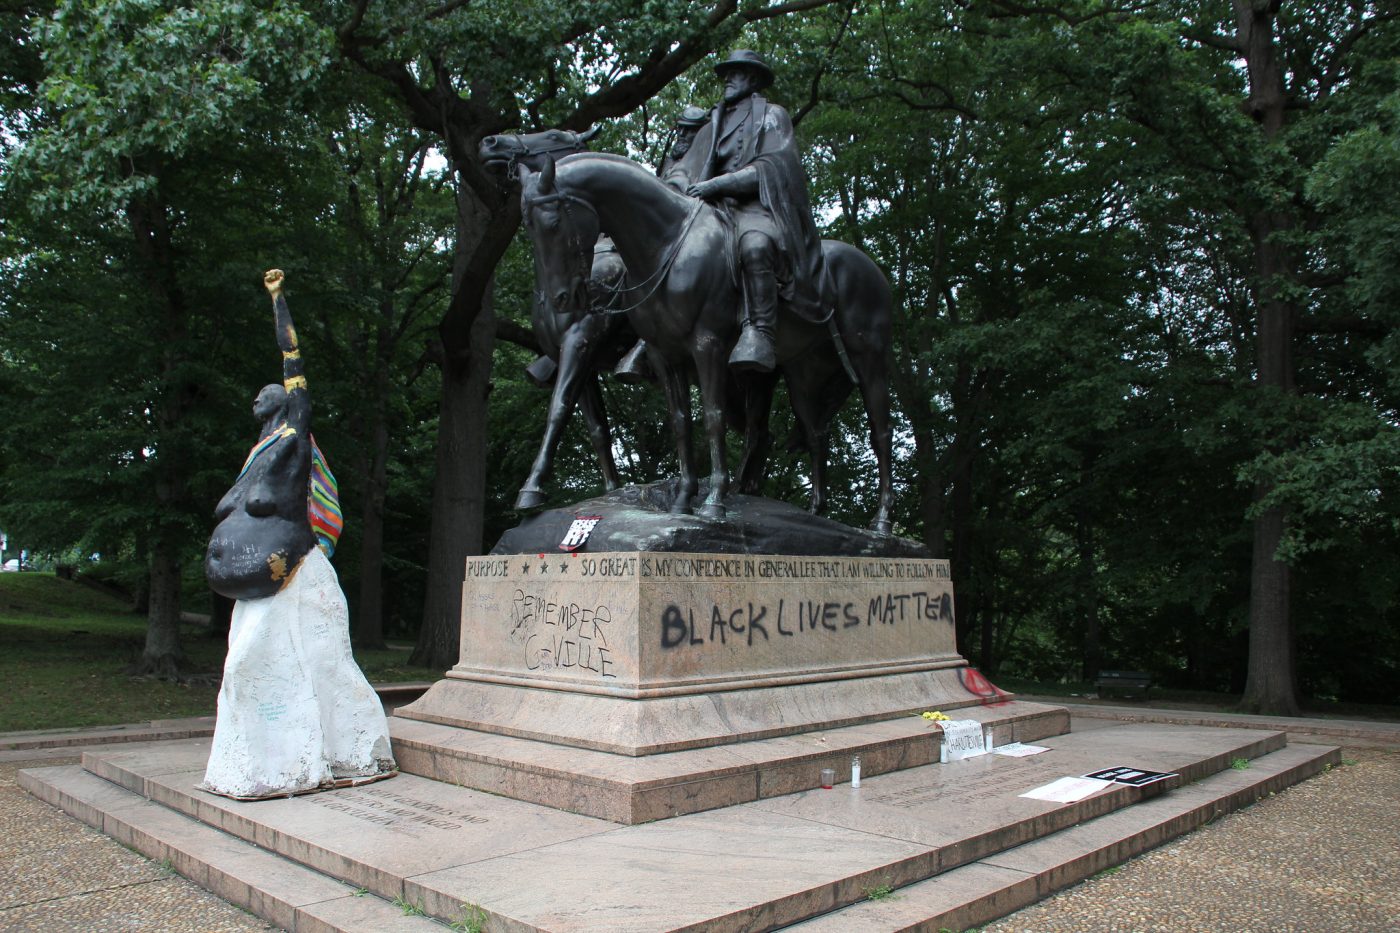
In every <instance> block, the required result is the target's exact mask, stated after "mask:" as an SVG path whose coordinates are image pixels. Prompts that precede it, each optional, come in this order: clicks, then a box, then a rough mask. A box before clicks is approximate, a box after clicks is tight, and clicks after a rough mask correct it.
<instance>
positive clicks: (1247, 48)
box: [1235, 0, 1298, 716]
mask: <svg viewBox="0 0 1400 933" xmlns="http://www.w3.org/2000/svg"><path fill="white" fill-rule="evenodd" d="M1277 8H1278V5H1277V4H1276V3H1260V2H1251V0H1235V12H1236V23H1237V38H1238V40H1239V47H1240V49H1241V50H1242V52H1243V54H1244V58H1245V65H1246V68H1247V70H1248V73H1249V98H1248V100H1247V102H1246V105H1245V107H1246V110H1247V112H1248V113H1249V115H1250V116H1251V117H1253V118H1254V120H1255V122H1256V123H1257V124H1258V126H1259V130H1260V133H1261V134H1262V136H1263V137H1264V140H1265V141H1266V142H1268V143H1273V142H1275V141H1276V140H1277V139H1278V137H1279V135H1280V133H1281V132H1282V131H1283V128H1284V121H1285V119H1286V116H1287V106H1288V95H1287V90H1286V87H1285V84H1284V73H1283V68H1282V66H1281V64H1280V62H1279V60H1278V54H1277V48H1276V43H1275V38H1274V27H1275V25H1276V19H1275V17H1276V16H1277ZM1248 220H1249V228H1250V237H1251V239H1252V240H1253V245H1254V266H1255V269H1254V271H1255V276H1256V278H1257V281H1256V283H1255V286H1254V287H1255V296H1256V298H1255V301H1256V304H1257V305H1258V308H1259V311H1258V320H1257V322H1256V324H1255V367H1256V375H1255V387H1256V389H1260V390H1263V392H1264V393H1266V395H1265V397H1264V398H1262V399H1261V400H1260V404H1262V405H1264V406H1267V407H1272V406H1274V405H1276V404H1277V402H1278V400H1279V399H1280V398H1284V397H1287V396H1291V395H1293V394H1295V393H1296V391H1297V388H1296V386H1295V384H1294V363H1293V331H1294V327H1295V323H1296V320H1297V308H1296V307H1295V306H1294V305H1293V303H1292V302H1291V301H1289V300H1288V299H1287V297H1286V292H1285V289H1286V288H1287V286H1288V284H1289V283H1291V282H1292V281H1293V280H1294V279H1295V278H1296V275H1295V272H1296V264H1295V259H1294V257H1293V255H1292V254H1291V251H1290V250H1289V248H1288V246H1287V245H1286V244H1285V243H1284V242H1282V240H1283V239H1284V237H1285V236H1286V234H1287V233H1288V232H1289V231H1291V230H1292V229H1293V228H1294V226H1295V225H1296V218H1295V217H1294V216H1293V215H1292V214H1291V213H1290V212H1288V211H1287V210H1284V209H1279V208H1278V207H1275V206H1273V205H1268V204H1264V205H1259V206H1256V207H1255V209H1254V212H1253V214H1252V216H1250V217H1249V218H1248ZM1290 442H1291V441H1290V439H1289V438H1287V437H1281V438H1277V439H1276V442H1275V446H1277V447H1286V446H1288V444H1289V443H1290ZM1269 491H1270V489H1269V486H1268V485H1267V484H1260V485H1259V486H1258V487H1256V489H1255V493H1254V501H1255V502H1259V501H1260V500H1262V499H1263V498H1264V497H1265V496H1267V495H1268V493H1269ZM1287 526H1288V514H1287V512H1286V511H1285V510H1284V509H1283V508H1282V507H1278V506H1275V507H1273V508H1269V509H1266V510H1264V511H1263V512H1262V513H1261V514H1260V515H1259V516H1258V517H1257V518H1256V519H1255V520H1254V555H1253V559H1252V561H1251V568H1250V591H1249V676H1248V680H1247V681H1246V683H1245V694H1244V700H1243V706H1244V708H1246V709H1248V710H1252V711H1256V712H1262V713H1271V714H1275V715H1285V716H1287V715H1296V714H1297V712H1298V700H1297V688H1296V686H1295V681H1294V669H1293V625H1292V619H1291V615H1290V613H1291V606H1290V604H1289V596H1290V592H1289V583H1290V580H1289V568H1288V566H1287V565H1285V564H1284V563H1282V562H1280V561H1278V560H1276V559H1275V554H1276V552H1277V550H1278V546H1279V542H1280V541H1282V539H1283V535H1284V531H1285V530H1286V528H1287Z"/></svg>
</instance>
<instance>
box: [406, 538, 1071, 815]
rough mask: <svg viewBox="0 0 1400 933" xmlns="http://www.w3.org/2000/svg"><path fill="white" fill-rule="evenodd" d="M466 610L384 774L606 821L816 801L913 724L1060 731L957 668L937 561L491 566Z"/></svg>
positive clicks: (639, 557) (531, 562)
mask: <svg viewBox="0 0 1400 933" xmlns="http://www.w3.org/2000/svg"><path fill="white" fill-rule="evenodd" d="M462 604H463V610H462V639H461V657H460V660H459V661H458V663H457V664H456V665H455V666H454V667H453V668H452V670H450V671H448V672H447V676H446V677H445V678H444V679H443V680H442V681H440V682H439V683H437V684H435V685H434V686H433V687H432V688H431V689H430V690H429V691H428V692H427V693H426V694H425V695H424V696H423V697H422V698H421V699H419V700H418V701H416V702H414V703H412V704H410V705H408V706H406V707H402V708H400V709H399V710H398V712H397V714H396V716H397V719H398V721H397V722H396V723H395V725H394V736H395V739H396V751H397V752H398V754H399V756H400V762H401V765H402V767H404V768H405V769H406V770H408V771H410V772H412V773H416V774H420V775H424V776H427V777H431V778H435V779H438V780H452V781H455V782H459V783H463V784H466V785H467V786H471V787H478V788H481V789H484V790H490V791H492V792H494V793H500V794H504V795H507V796H512V797H516V798H517V799H522V800H530V801H533V802H537V803H545V804H549V805H552V806H560V807H562V808H564V809H569V810H573V811H576V812H580V813H587V814H590V815H595V816H601V817H604V818H606V819H610V820H615V821H617V822H624V823H631V822H638V821H644V820H653V819H660V818H664V817H669V816H676V815H680V814H682V813H691V812H696V811H697V810H701V809H710V808H714V807H721V806H728V805H731V804H736V803H743V802H746V801H750V800H756V799H762V798H763V797H765V796H771V795H772V794H774V793H789V792H791V791H794V790H803V789H808V788H811V787H815V786H816V785H817V782H818V781H819V780H820V774H821V769H822V768H823V767H825V766H827V765H835V766H838V767H842V768H849V765H850V756H851V755H853V754H860V755H862V757H863V760H864V763H865V768H866V773H868V774H878V773H881V772H884V771H890V770H897V769H899V768H907V767H915V766H918V765H921V764H926V763H928V761H929V755H930V754H931V753H936V745H937V743H936V740H935V741H929V726H928V723H927V722H925V721H924V720H922V719H918V718H916V717H915V714H917V713H918V712H921V711H923V710H930V709H938V710H943V711H944V712H949V711H953V710H959V709H965V708H974V709H976V710H977V711H978V712H977V715H978V716H979V717H981V718H984V719H985V721H986V722H987V723H988V725H989V726H990V727H992V728H993V730H994V731H996V730H998V729H999V730H1000V732H1001V734H1002V735H1004V736H1005V737H1006V739H1007V740H1008V741H1010V740H1011V739H1012V737H1013V735H1014V736H1015V737H1016V738H1017V739H1020V740H1025V741H1033V740H1035V739H1038V738H1043V737H1045V736H1048V735H1056V734H1059V733H1061V732H1064V731H1065V730H1067V729H1068V717H1067V716H1066V714H1065V713H1064V711H1063V710H1060V709H1057V708H1055V707H1046V706H1039V705H1036V704H1026V703H1013V702H1012V698H1011V697H1010V696H1009V695H1007V694H1004V693H1001V692H1000V691H997V690H995V688H993V687H992V686H991V685H990V684H988V683H987V681H986V680H985V679H984V678H982V677H981V676H980V675H979V674H977V673H976V672H975V671H973V670H972V669H970V668H969V667H968V666H967V662H966V661H964V660H963V659H962V658H961V657H960V656H959V655H958V654H957V651H956V649H955V645H954V627H953V589H952V581H951V575H950V573H949V568H948V562H947V561H941V560H928V559H921V558H914V557H899V558H889V557H812V556H775V555H744V554H713V553H684V552H682V553H677V552H647V551H633V552H610V553H572V554H570V553H561V552H558V551H557V550H556V552H555V553H552V554H549V553H539V554H514V555H491V556H488V557H482V558H472V559H470V560H468V561H467V565H466V582H465V584H464V588H463V600H462ZM988 704H993V705H988ZM957 715H962V714H961V713H959V714H957ZM891 721H893V722H891ZM431 727H437V728H431ZM639 759H649V760H639Z"/></svg>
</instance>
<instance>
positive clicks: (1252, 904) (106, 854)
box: [0, 749, 1400, 933]
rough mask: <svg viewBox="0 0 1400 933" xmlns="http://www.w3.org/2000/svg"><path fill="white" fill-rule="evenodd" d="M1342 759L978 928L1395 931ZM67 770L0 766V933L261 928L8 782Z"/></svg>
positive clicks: (1362, 790) (1378, 860)
mask: <svg viewBox="0 0 1400 933" xmlns="http://www.w3.org/2000/svg"><path fill="white" fill-rule="evenodd" d="M1344 758H1345V760H1346V761H1348V762H1351V763H1350V764H1347V765H1344V766H1343V767H1340V768H1335V769H1333V770H1332V771H1330V772H1328V773H1326V774H1322V775H1319V776H1318V777H1316V778H1314V779H1312V780H1310V781H1305V782H1303V783H1302V784H1300V785H1297V786H1296V787H1292V788H1289V789H1288V790H1286V791H1284V792H1282V793H1280V794H1278V795H1277V796H1275V797H1271V798H1269V799H1266V800H1263V801H1261V802H1259V803H1258V804H1256V805H1254V806H1253V807H1250V808H1248V809H1246V810H1242V811H1239V812H1237V813H1233V814H1231V815H1229V816H1226V817H1224V818H1222V819H1220V820H1218V821H1216V822H1215V823H1212V824H1211V825H1209V826H1207V827H1205V828H1203V829H1201V830H1199V831H1198V832H1195V833H1193V834H1191V835H1189V836H1186V837H1184V838H1182V839H1179V840H1177V841H1176V842H1173V843H1170V844H1168V845H1166V846H1163V847H1162V848H1160V849H1156V850H1154V851H1152V852H1149V853H1147V854H1146V855H1143V856H1140V857H1138V858H1136V859H1133V860H1132V861H1130V862H1128V863H1127V864H1126V865H1123V866H1121V867H1120V868H1117V869H1110V870H1109V871H1107V872H1103V873H1102V874H1100V875H1098V876H1097V877H1095V878H1092V879H1090V880H1089V881H1086V882H1084V883H1083V884H1080V885H1078V886H1076V887H1073V888H1070V889H1069V890H1067V891H1063V892H1061V893H1060V894H1058V895H1056V896H1054V897H1052V898H1050V899H1049V900H1046V901H1042V902H1041V903H1039V904H1036V905H1034V906H1032V907H1029V908H1027V909H1025V910H1022V911H1020V912H1018V913H1015V914H1012V915H1010V916H1008V917H1006V918H1003V919H1002V920H999V921H997V922H996V923H993V924H990V925H988V926H987V927H984V928H983V933H1119V931H1122V933H1219V931H1229V933H1245V931H1258V933H1281V931H1296V933H1324V931H1338V930H1347V931H1357V933H1386V931H1400V751H1396V750H1391V751H1378V750H1372V749H1365V750H1348V751H1346V752H1344ZM75 761H76V759H54V758H47V759H45V760H39V761H31V762H8V763H4V764H0V931H7V933H8V931H25V933H31V931H60V930H63V931H67V930H84V931H107V930H114V931H115V930H123V931H138V930H139V931H161V933H193V931H199V933H224V931H229V933H235V931H238V933H242V931H252V930H260V931H269V930H276V927H273V926H270V925H268V924H266V923H264V922H262V921H261V920H259V919H258V918H256V917H254V916H253V915H251V914H248V913H246V912H244V911H242V910H240V909H239V908H237V907H234V906H232V905H230V904H228V903H225V902H224V901H221V900H219V899H218V898H216V897H214V896H213V895H211V894H209V893H207V892H205V891H204V890H203V889H201V888H199V887H196V886H195V885H193V884H191V883H190V882H188V881H186V880H184V879H183V878H180V877H179V876H177V875H174V874H172V873H170V872H169V871H168V870H167V869H165V868H163V867H162V866H160V865H159V864H157V863H155V862H152V861H150V860H149V859H146V858H144V857H142V856H141V855H138V854H137V853H135V852H133V851H131V850H129V849H126V848H124V847H123V846H121V845H118V844H117V843H116V842H114V841H112V840H111V839H109V838H107V837H106V836H104V835H102V834H101V833H98V832H95V831H94V830H91V829H89V828H88V827H86V826H84V825H83V824H81V823H79V822H77V821H76V820H74V819H72V818H70V817H69V816H67V815H66V814H64V813H62V812H60V811H59V810H56V809H55V808H53V807H51V806H49V805H47V804H45V803H42V802H40V801H38V800H36V799H35V798H33V797H30V796H29V795H28V794H26V793H25V792H24V791H22V790H20V789H19V787H18V786H17V785H16V784H15V772H16V771H18V770H20V769H21V768H25V767H44V766H49V765H57V764H72V763H74V762H75ZM853 933H859V931H853Z"/></svg>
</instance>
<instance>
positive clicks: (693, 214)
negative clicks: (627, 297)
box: [527, 191, 705, 315]
mask: <svg viewBox="0 0 1400 933" xmlns="http://www.w3.org/2000/svg"><path fill="white" fill-rule="evenodd" d="M555 201H558V202H561V203H562V204H563V205H564V212H565V213H570V207H571V205H573V204H579V205H581V206H583V207H586V208H587V209H588V210H589V212H590V213H592V214H593V216H594V218H598V211H597V209H596V208H594V207H593V205H592V204H589V203H588V202H587V201H585V200H584V199H583V198H580V197H579V196H578V195H574V194H569V193H567V192H564V191H556V192H555V193H553V194H544V195H534V196H531V197H530V198H529V199H528V202H527V203H528V204H529V206H530V207H535V206H536V205H538V204H549V203H552V202H555ZM704 207H705V202H704V201H702V200H700V199H699V198H696V199H695V204H694V205H692V206H691V208H690V213H689V214H687V215H686V218H685V222H684V223H683V224H681V230H680V233H679V234H678V235H677V236H676V239H675V241H674V242H673V243H672V244H671V245H670V247H668V248H667V250H666V254H665V255H664V256H663V257H662V258H661V262H660V263H659V264H658V265H657V267H656V271H655V272H653V273H652V274H651V275H649V276H647V277H646V278H645V279H643V280H642V281H640V282H638V283H637V284H636V285H624V286H622V287H621V288H609V289H608V291H610V292H612V294H613V295H620V294H622V293H624V292H635V291H638V290H640V289H642V288H646V287H647V286H648V285H650V286H651V288H650V290H649V291H648V292H647V293H646V294H645V295H643V296H642V297H641V298H639V299H638V300H637V303H636V304H634V305H631V306H630V307H626V308H602V309H599V310H596V311H594V310H592V309H590V310H589V311H588V313H590V314H609V315H614V314H628V313H630V312H632V311H635V310H637V309H638V308H640V307H641V306H642V305H644V304H646V303H647V302H648V301H650V300H651V298H652V296H653V295H655V294H656V293H657V291H658V290H660V288H661V283H663V282H665V281H666V276H667V274H668V273H670V271H671V267H672V266H674V265H675V264H676V257H678V256H679V255H680V252H681V247H682V246H684V245H685V240H686V237H688V236H689V235H690V229H691V227H693V226H695V221H696V218H698V217H699V216H700V211H701V209H703V208H704ZM599 222H600V226H601V219H599ZM569 238H570V240H572V241H574V243H572V244H571V245H574V246H578V243H577V241H578V240H579V239H580V238H579V237H578V236H576V235H575V234H574V233H573V232H572V231H570V235H569ZM578 254H579V256H580V257H582V258H585V259H586V258H587V256H586V254H585V253H584V250H583V248H582V247H581V246H578Z"/></svg>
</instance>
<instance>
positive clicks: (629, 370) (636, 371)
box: [613, 340, 656, 385]
mask: <svg viewBox="0 0 1400 933" xmlns="http://www.w3.org/2000/svg"><path fill="white" fill-rule="evenodd" d="M613 375H614V376H616V377H617V381H618V382H625V383H627V384H628V385H636V384H637V383H639V382H655V381H656V374H655V373H653V372H652V371H651V365H650V364H649V363H648V362H647V342H646V341H645V340H638V341H637V343H636V345H635V346H633V347H632V349H630V350H628V351H627V355H626V356H624V357H623V358H622V359H621V360H620V361H619V362H618V364H617V366H615V367H613Z"/></svg>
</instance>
